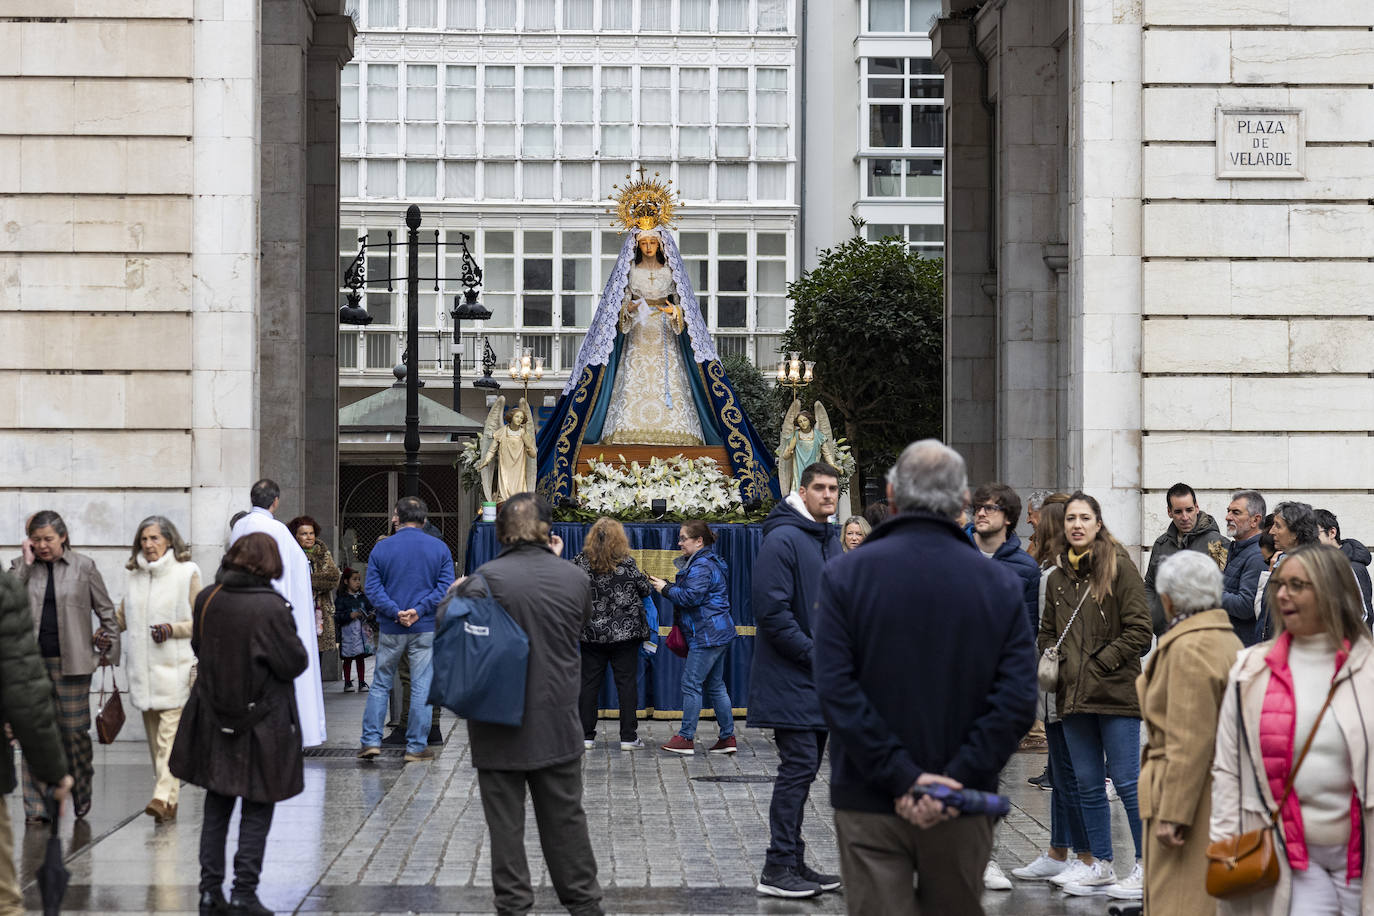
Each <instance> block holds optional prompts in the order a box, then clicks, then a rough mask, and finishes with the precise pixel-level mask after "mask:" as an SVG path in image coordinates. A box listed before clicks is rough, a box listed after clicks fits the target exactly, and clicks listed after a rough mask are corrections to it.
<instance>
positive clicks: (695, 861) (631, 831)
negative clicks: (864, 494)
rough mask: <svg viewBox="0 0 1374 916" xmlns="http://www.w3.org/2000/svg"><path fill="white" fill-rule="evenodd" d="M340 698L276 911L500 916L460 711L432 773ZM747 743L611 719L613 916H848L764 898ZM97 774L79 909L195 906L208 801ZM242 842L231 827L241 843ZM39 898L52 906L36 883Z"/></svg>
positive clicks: (122, 760) (816, 859)
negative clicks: (368, 757) (624, 738)
mask: <svg viewBox="0 0 1374 916" xmlns="http://www.w3.org/2000/svg"><path fill="white" fill-rule="evenodd" d="M326 699H327V705H328V718H329V734H330V737H331V741H330V744H329V748H328V750H327V751H326V753H329V752H336V753H337V754H338V755H339V756H332V757H329V756H326V757H314V758H311V759H309V760H308V761H307V766H306V774H305V782H306V789H305V792H304V793H303V794H301V795H300V796H298V797H296V798H294V799H291V800H290V801H288V802H285V803H282V804H280V805H278V806H277V812H276V816H275V819H274V822H273V826H272V832H271V835H270V837H269V841H268V849H267V862H266V866H265V868H264V871H263V881H262V887H261V889H260V894H261V896H262V899H263V901H264V902H265V903H266V904H267V905H268V906H270V907H272V908H274V909H275V910H277V911H278V912H298V913H350V914H351V913H436V914H437V913H445V914H448V913H484V912H490V910H491V890H490V888H491V879H490V859H489V858H488V849H487V843H486V825H485V823H484V821H483V819H482V810H481V801H480V799H479V797H478V794H477V780H476V772H475V771H474V770H473V769H472V768H471V766H470V765H469V758H468V754H467V742H466V730H465V729H464V728H463V727H461V726H457V727H455V723H454V722H453V720H452V719H451V717H448V716H445V720H444V722H445V724H444V729H445V732H446V733H447V735H448V743H447V746H446V747H445V748H444V749H443V751H442V753H440V755H439V757H438V759H436V760H435V761H434V762H432V763H429V764H410V765H405V764H403V763H402V762H401V760H400V758H399V756H397V757H383V758H381V759H380V760H379V761H377V762H373V763H368V764H362V763H358V762H357V761H355V760H354V759H353V757H352V749H353V748H354V747H356V743H355V739H356V735H357V733H358V727H359V722H360V721H361V716H362V706H363V702H364V698H363V697H360V696H357V695H355V694H341V693H340V692H339V687H338V686H337V685H334V686H332V687H331V688H329V689H328V690H327V693H326ZM672 730H673V725H672V724H671V723H668V722H662V721H659V722H644V723H641V727H640V735H641V737H643V738H644V740H645V742H646V743H647V744H650V746H651V747H653V748H656V747H657V745H658V744H659V743H662V742H663V741H665V740H667V738H668V737H669V735H671V734H672ZM700 737H701V738H703V739H704V740H706V741H713V740H714V738H715V726H714V723H712V722H710V721H709V720H706V721H703V723H702V735H701V736H700ZM739 739H740V740H739V753H738V755H736V756H734V757H710V756H707V755H698V756H696V757H693V758H681V757H676V756H670V755H668V754H665V753H661V752H659V751H657V750H656V749H655V750H647V751H640V752H634V753H627V752H621V751H620V750H619V744H618V740H617V738H616V731H615V726H614V723H609V722H603V723H602V730H601V737H600V739H599V740H598V742H597V746H596V748H595V749H594V750H592V751H590V752H589V753H588V754H587V756H586V764H585V767H586V770H585V771H586V793H585V804H586V809H587V816H588V820H589V822H590V827H591V834H592V842H593V845H594V847H595V850H596V856H597V862H598V863H599V866H600V876H601V881H602V884H603V887H604V889H605V895H606V901H605V905H606V909H607V911H608V912H612V913H664V914H667V913H721V914H735V913H768V914H774V913H776V914H781V913H802V914H813V913H814V914H823V913H841V912H844V900H843V897H842V896H841V895H839V894H828V895H825V896H823V897H822V898H820V899H818V900H813V901H781V900H773V899H766V898H761V897H759V896H758V895H757V894H755V892H754V890H753V887H754V883H755V882H756V880H757V878H758V869H759V867H760V866H761V864H762V858H763V851H764V849H765V848H766V847H767V845H768V801H769V797H770V793H771V790H772V786H771V782H770V780H769V777H770V776H771V775H772V773H773V770H774V768H775V766H776V763H777V754H776V750H775V749H774V747H773V745H772V742H771V740H770V733H767V732H763V731H760V730H757V729H750V728H747V727H744V728H741V729H740V732H739ZM1043 762H1044V756H1043V755H1037V754H1018V755H1016V757H1014V758H1013V760H1012V762H1011V764H1010V765H1009V766H1008V768H1007V771H1006V773H1005V774H1004V776H1003V782H1004V790H1005V791H1007V792H1009V793H1010V794H1011V795H1012V797H1013V800H1014V802H1015V804H1016V807H1015V808H1014V809H1013V811H1012V814H1011V816H1010V817H1008V818H1007V819H1006V820H1005V821H1004V822H1003V823H1002V824H1001V825H999V827H998V830H997V834H996V835H997V848H996V850H995V853H994V855H995V857H996V858H997V860H998V862H999V863H1000V864H1001V865H1002V866H1003V868H1004V869H1006V870H1007V871H1010V870H1011V869H1012V868H1014V867H1016V866H1017V865H1020V864H1022V863H1024V862H1028V861H1030V860H1031V859H1032V858H1034V857H1035V855H1036V854H1037V852H1038V851H1039V850H1040V849H1042V848H1043V847H1044V845H1045V842H1046V840H1047V838H1048V834H1047V829H1048V802H1049V793H1048V792H1041V791H1039V790H1036V789H1034V788H1032V787H1031V786H1029V785H1027V784H1026V782H1025V779H1026V777H1027V776H1029V775H1034V774H1036V773H1038V772H1039V770H1040V767H1041V766H1042V765H1043ZM96 775H97V785H96V792H95V805H94V808H93V809H92V813H91V815H90V818H89V823H88V824H84V825H83V824H80V823H73V822H72V820H71V815H70V814H69V813H68V814H66V815H65V817H64V820H63V822H62V828H61V833H62V835H63V839H64V843H65V845H66V847H67V851H68V867H69V868H70V869H71V871H72V884H71V887H70V888H69V890H68V893H67V899H66V903H65V905H64V907H63V909H64V910H65V911H67V912H100V913H130V912H156V913H192V912H194V911H195V905H196V896H197V895H196V883H197V878H198V865H197V859H196V852H197V843H198V838H199V832H200V831H199V827H200V818H201V800H202V798H203V793H202V792H201V791H200V790H199V789H196V788H194V787H190V786H188V787H185V788H184V789H183V791H182V797H181V807H180V816H179V818H178V820H177V821H175V822H173V823H170V824H164V825H161V826H156V825H154V824H153V822H152V819H151V818H149V817H146V816H144V815H143V814H142V810H143V806H144V804H146V802H147V800H148V797H149V796H148V793H149V792H150V791H151V786H152V779H151V774H150V770H149V766H148V763H147V752H146V750H145V748H144V747H143V745H142V742H118V743H116V744H115V745H112V746H110V747H100V748H98V750H97V755H96ZM827 775H828V765H827V766H826V767H823V768H822V773H821V778H820V779H819V780H818V781H817V783H816V786H815V789H814V791H813V792H812V796H811V805H810V807H809V809H808V810H807V815H806V825H805V835H806V843H807V847H808V853H809V855H808V858H809V859H810V861H811V862H812V864H813V865H814V866H818V867H820V868H822V869H824V870H836V871H838V854H837V852H836V848H835V833H834V827H833V823H832V820H831V816H830V807H829V784H828V779H827ZM1115 808H1116V820H1117V821H1119V822H1120V823H1117V824H1115V828H1116V830H1115V833H1116V842H1117V849H1118V850H1120V851H1121V852H1122V855H1120V856H1119V858H1120V860H1121V861H1122V862H1126V861H1129V859H1128V855H1129V852H1128V850H1129V849H1130V845H1129V844H1130V840H1129V837H1128V835H1127V834H1126V833H1125V825H1124V817H1123V816H1122V814H1121V809H1120V806H1119V805H1117V806H1115ZM8 811H9V816H10V818H11V823H12V825H13V827H14V829H15V831H16V834H15V835H16V837H19V836H21V835H22V836H23V840H22V841H21V842H20V843H19V844H18V846H19V847H20V855H21V857H22V863H21V867H22V873H23V874H24V875H27V876H32V875H33V873H34V870H35V868H36V867H37V865H38V863H39V862H40V861H41V859H42V855H43V842H44V840H45V839H46V831H43V830H30V831H29V832H28V833H27V835H25V834H24V826H23V811H22V805H21V804H20V803H19V799H18V797H17V796H14V795H12V796H10V797H9V805H8ZM235 830H236V828H235ZM235 836H236V833H235V831H231V843H232V841H233V840H234V838H235ZM526 845H527V847H528V850H529V860H530V866H531V873H532V875H533V878H534V882H535V885H536V889H537V893H536V901H537V902H536V907H535V911H536V912H540V913H545V912H547V913H558V912H563V910H562V908H561V907H560V906H559V905H558V901H557V898H556V896H555V894H554V892H553V890H552V888H551V886H550V885H549V880H548V874H547V871H546V870H545V869H544V867H543V858H542V856H541V855H540V852H539V848H538V830H537V828H536V827H535V824H534V820H533V815H532V813H531V814H530V817H529V820H528V822H527V829H526ZM1015 883H1016V885H1017V886H1016V887H1015V888H1014V889H1013V890H1012V891H1010V892H1000V893H995V892H988V893H987V894H985V896H984V905H985V906H986V908H987V911H988V913H990V914H1008V916H1010V914H1018V916H1021V914H1048V913H1070V914H1080V913H1083V914H1086V913H1092V914H1102V913H1105V912H1106V908H1107V901H1106V899H1105V898H1100V897H1099V898H1066V897H1064V896H1063V895H1062V894H1055V895H1051V893H1050V892H1049V891H1048V890H1047V889H1046V887H1045V886H1044V885H1032V884H1026V883H1023V882H1015ZM26 899H27V903H28V905H29V906H30V907H34V908H37V907H38V906H39V901H38V897H37V891H36V889H35V888H34V887H33V885H32V883H31V882H30V885H29V886H28V887H27V888H26Z"/></svg>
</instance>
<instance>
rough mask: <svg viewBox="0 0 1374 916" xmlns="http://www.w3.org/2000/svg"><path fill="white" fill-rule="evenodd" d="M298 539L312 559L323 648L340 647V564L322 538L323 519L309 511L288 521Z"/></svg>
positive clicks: (317, 626)
mask: <svg viewBox="0 0 1374 916" xmlns="http://www.w3.org/2000/svg"><path fill="white" fill-rule="evenodd" d="M286 528H287V530H288V531H290V532H291V536H292V537H293V538H295V539H296V543H297V544H300V545H301V550H303V551H305V558H306V559H307V560H309V561H310V590H311V591H312V592H314V597H315V627H316V628H317V629H318V630H319V633H320V644H319V650H320V651H321V652H328V651H330V650H331V649H335V648H337V647H338V645H339V642H338V639H337V638H336V637H335V630H334V589H336V588H338V587H339V567H338V566H336V565H334V558H333V557H332V556H330V555H329V548H328V547H326V546H324V542H323V541H321V540H320V523H319V522H317V521H315V520H314V519H313V518H311V517H310V516H308V515H298V516H296V517H295V518H293V519H291V521H289V522H287V523H286Z"/></svg>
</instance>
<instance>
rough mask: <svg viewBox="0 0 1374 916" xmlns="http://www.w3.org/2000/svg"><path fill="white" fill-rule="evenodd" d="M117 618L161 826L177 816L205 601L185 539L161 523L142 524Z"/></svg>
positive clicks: (156, 519)
mask: <svg viewBox="0 0 1374 916" xmlns="http://www.w3.org/2000/svg"><path fill="white" fill-rule="evenodd" d="M124 568H125V569H127V570H128V571H129V573H128V580H127V582H126V584H125V588H124V600H123V601H121V602H120V603H119V610H118V611H117V612H116V615H115V616H116V617H117V618H118V620H119V629H120V631H121V632H125V633H127V634H128V635H127V636H125V637H124V640H125V643H124V644H125V648H126V651H127V653H128V654H127V656H126V658H125V661H124V664H125V671H126V672H127V673H128V677H129V700H130V701H131V702H132V703H133V704H134V707H135V708H137V709H140V710H142V711H143V731H144V732H145V733H146V734H147V738H148V753H149V755H151V756H152V758H153V770H154V773H155V776H156V780H157V781H156V785H155V786H154V788H153V798H152V800H151V801H150V802H148V804H147V806H146V807H145V808H144V809H143V813H144V814H147V815H149V816H151V817H152V818H153V820H154V821H156V822H157V823H159V824H161V823H163V822H164V821H170V820H172V819H174V818H175V817H176V816H177V798H178V796H179V795H180V792H181V781H180V780H178V779H177V778H176V777H175V776H173V775H172V773H171V771H170V770H169V769H168V768H167V758H168V757H169V756H171V753H172V742H173V741H175V740H176V736H177V725H178V724H179V723H180V722H181V710H182V707H184V706H185V705H186V701H187V699H189V698H190V696H191V677H192V675H191V671H192V668H193V667H194V666H195V663H196V657H195V653H194V652H192V651H191V624H192V620H191V608H192V606H193V605H194V604H195V600H196V595H198V594H200V589H201V581H200V567H199V566H197V565H196V564H195V563H192V562H191V550H190V548H189V547H187V546H186V542H185V541H183V540H182V539H181V533H180V532H178V531H177V528H176V525H173V524H172V523H171V522H170V521H168V520H167V519H166V518H163V517H162V516H161V515H150V516H148V517H147V518H145V519H144V520H143V521H141V522H139V523H138V528H137V530H136V533H135V535H134V544H133V548H132V549H131V550H130V552H129V562H127V563H125V564H124Z"/></svg>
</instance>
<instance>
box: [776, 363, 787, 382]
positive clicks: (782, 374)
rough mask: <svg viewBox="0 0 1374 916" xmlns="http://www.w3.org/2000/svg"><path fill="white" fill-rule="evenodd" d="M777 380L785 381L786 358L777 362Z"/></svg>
mask: <svg viewBox="0 0 1374 916" xmlns="http://www.w3.org/2000/svg"><path fill="white" fill-rule="evenodd" d="M778 381H780V382H785V381H787V360H783V361H782V362H780V363H778Z"/></svg>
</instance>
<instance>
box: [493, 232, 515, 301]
mask: <svg viewBox="0 0 1374 916" xmlns="http://www.w3.org/2000/svg"><path fill="white" fill-rule="evenodd" d="M486 246H487V247H486V251H487V253H488V254H513V253H514V252H515V233H514V232H505V231H491V232H488V233H487V237H486ZM502 288H503V289H511V287H510V286H505V287H502Z"/></svg>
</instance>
